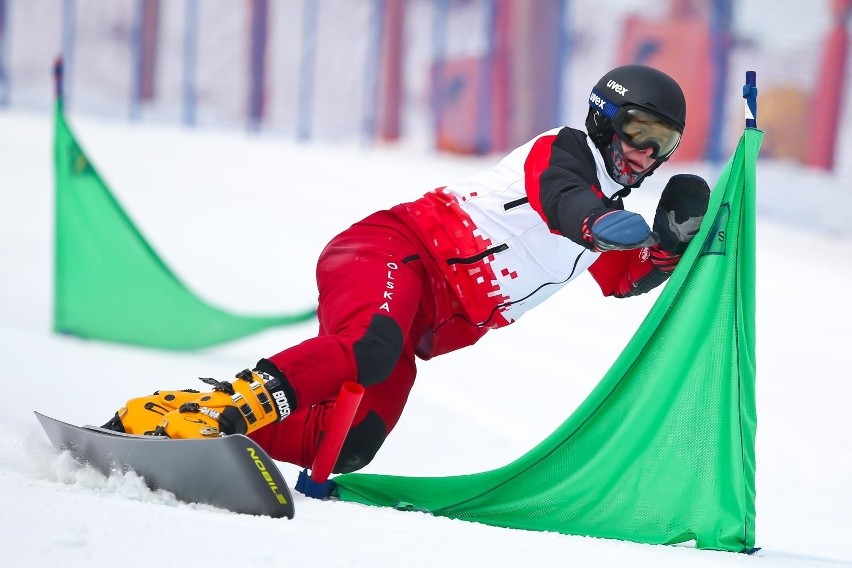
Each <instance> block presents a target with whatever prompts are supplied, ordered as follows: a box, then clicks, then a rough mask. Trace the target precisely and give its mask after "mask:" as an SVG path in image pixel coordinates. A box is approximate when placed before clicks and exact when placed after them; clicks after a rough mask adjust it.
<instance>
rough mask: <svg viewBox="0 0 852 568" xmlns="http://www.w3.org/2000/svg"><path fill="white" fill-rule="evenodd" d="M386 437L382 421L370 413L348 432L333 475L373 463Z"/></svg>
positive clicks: (349, 471)
mask: <svg viewBox="0 0 852 568" xmlns="http://www.w3.org/2000/svg"><path fill="white" fill-rule="evenodd" d="M387 435H388V433H387V427H386V426H385V423H384V421H383V420H382V419H381V418H379V415H378V414H376V413H375V412H373V411H370V412H369V413H368V414H367V416H366V418H364V420H362V421H361V422H360V423H358V424H356V425H355V426H353V427H352V429H351V430H349V434H348V435H347V436H346V441H344V442H343V448H342V449H341V450H340V456H339V457H338V458H337V463H336V464H335V465H334V470H333V473H352V472H353V471H357V470H359V469H361V468H362V467H364V466H366V465H367V464H368V463H370V462H371V461H373V458H374V457H375V456H376V453H377V452H378V451H379V448H381V447H382V444H383V443H384V441H385V438H387Z"/></svg>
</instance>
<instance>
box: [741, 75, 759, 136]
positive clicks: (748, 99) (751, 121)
mask: <svg viewBox="0 0 852 568" xmlns="http://www.w3.org/2000/svg"><path fill="white" fill-rule="evenodd" d="M743 98H744V99H745V127H746V128H757V73H756V72H755V71H746V82H745V85H744V86H743Z"/></svg>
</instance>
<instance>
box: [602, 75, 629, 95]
mask: <svg viewBox="0 0 852 568" xmlns="http://www.w3.org/2000/svg"><path fill="white" fill-rule="evenodd" d="M606 86H607V87H609V88H610V89H612V90H613V91H615V92H616V93H618V94H619V95H621V96H622V97H623V96H624V95H625V94H626V93H627V90H628V89H627V87H625V86H624V85H622V84H621V83H617V82H615V81H614V80H612V79H610V80H609V81H608V82H607V84H606Z"/></svg>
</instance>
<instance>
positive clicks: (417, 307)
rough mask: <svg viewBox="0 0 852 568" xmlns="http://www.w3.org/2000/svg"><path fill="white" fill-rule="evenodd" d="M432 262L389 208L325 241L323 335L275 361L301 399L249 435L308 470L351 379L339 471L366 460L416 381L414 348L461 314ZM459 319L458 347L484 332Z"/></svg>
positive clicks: (320, 279) (320, 272) (320, 266)
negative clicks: (350, 417)
mask: <svg viewBox="0 0 852 568" xmlns="http://www.w3.org/2000/svg"><path fill="white" fill-rule="evenodd" d="M434 262H435V261H434V260H432V259H431V258H429V257H428V256H427V255H426V253H425V252H424V250H423V247H422V246H421V245H420V243H419V242H418V241H417V239H416V238H414V237H413V236H412V234H411V233H410V232H409V231H408V230H407V229H406V227H405V225H404V223H403V222H402V221H401V220H400V219H399V218H397V217H396V216H394V215H392V214H390V213H388V212H380V213H377V214H374V215H372V216H370V217H368V218H367V219H365V220H364V221H362V222H360V223H357V224H355V225H353V226H352V227H351V228H349V229H348V230H346V231H344V232H343V233H341V234H340V235H338V236H337V237H335V238H334V239H332V241H331V242H330V243H329V244H328V246H326V248H325V250H324V251H323V252H322V254H321V255H320V258H319V260H318V263H317V285H318V287H319V308H318V313H317V315H318V318H319V334H318V336H317V337H315V338H312V339H308V340H307V341H304V342H302V343H300V344H298V345H296V346H294V347H291V348H289V349H286V350H284V351H282V352H280V353H278V354H277V355H274V356H272V357H270V358H269V359H270V361H272V362H273V363H274V364H275V365H276V366H277V367H278V368H279V369H281V371H282V372H283V373H284V375H285V376H286V378H287V380H288V381H289V382H290V384H291V386H292V387H293V389H294V391H295V394H296V404H297V408H296V410H295V411H294V412H293V413H292V414H291V415H290V416H289V417H287V418H286V419H285V420H283V421H282V422H280V423H278V424H274V425H270V426H267V427H265V428H262V429H261V430H258V431H257V432H255V433H253V434H252V437H253V438H254V439H255V440H256V441H257V442H258V443H259V444H260V445H261V446H262V447H263V448H264V449H265V450H267V451H268V452H269V454H270V455H271V456H272V457H273V458H275V459H277V460H281V461H286V462H290V463H294V464H297V465H300V466H302V467H311V464H312V462H313V459H314V456H315V454H316V450H317V447H318V445H319V442H320V441H321V437H322V433H323V431H324V430H325V427H326V424H327V420H328V416H329V411H330V409H331V407H332V405H333V400H334V398H335V397H336V396H337V394H338V392H339V391H340V387H341V385H343V383H344V382H346V381H357V382H359V383H360V384H361V385H363V386H364V387H365V394H364V398H363V400H362V403H361V406H360V407H359V409H358V413H357V415H356V416H355V421H354V423H353V427H352V429H351V430H350V433H349V436H348V437H347V439H346V442H345V444H344V446H343V451H342V452H341V456H340V458H339V459H338V462H337V465H336V467H335V472H338V473H339V472H346V471H354V470H356V469H360V468H361V467H363V466H365V465H366V464H367V463H369V461H370V460H371V459H372V458H373V456H374V455H375V453H376V452H377V451H378V449H379V447H380V446H381V445H382V443H383V442H384V440H385V437H386V436H387V435H388V433H389V432H390V431H391V430H392V429H393V427H394V426H395V425H396V423H397V421H398V420H399V417H400V414H401V413H402V409H403V407H404V406H405V403H406V401H407V399H408V394H409V392H410V391H411V387H412V386H413V385H414V377H415V375H416V373H417V369H416V367H415V352H418V354H419V355H421V356H424V357H425V358H428V357H429V356H431V354H430V353H429V351H430V350H431V349H432V346H433V344H434V341H433V338H434V333H433V332H434V330H435V328H436V321H437V320H440V319H446V318H449V319H451V320H456V319H458V318H453V317H450V316H449V315H448V314H449V312H450V311H451V310H452V307H453V306H454V305H457V302H454V301H453V300H452V298H451V297H450V295H449V292H448V290H447V286H446V284H445V282H444V280H443V277H441V276H440V271H439V270H437V269H436V267H435V265H434ZM462 323H463V326H464V327H465V328H467V329H466V330H465V331H464V332H463V333H461V334H460V335H459V334H454V335H458V337H459V338H460V339H457V340H456V342H457V343H459V346H462V345H469V344H471V343H473V342H475V341H476V340H477V339H479V337H481V336H482V335H483V334H484V333H485V332H484V330H480V329H478V328H474V327H472V326H470V325H469V324H467V323H465V322H462ZM456 325H457V323H456V322H453V325H449V326H446V329H448V330H450V329H452V328H453V327H454V326H456ZM424 345H426V346H427V347H425V348H424V347H423V346H424ZM452 348H457V346H453V347H452ZM424 349H425V351H424ZM446 350H450V349H444V351H446Z"/></svg>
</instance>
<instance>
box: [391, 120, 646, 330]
mask: <svg viewBox="0 0 852 568" xmlns="http://www.w3.org/2000/svg"><path fill="white" fill-rule="evenodd" d="M622 189H623V188H622V186H621V185H619V184H617V183H616V182H615V181H613V180H612V179H611V178H610V177H609V176H608V175H607V173H606V170H605V168H604V162H603V158H602V157H601V155H600V153H599V151H598V150H597V148H595V147H594V145H593V144H592V142H591V140H589V138H588V137H587V136H586V134H585V133H584V132H582V131H580V130H576V129H573V128H568V127H565V128H557V129H553V130H550V131H548V132H545V133H543V134H541V135H539V136H538V137H536V138H535V139H533V140H531V141H530V142H528V143H526V144H524V145H523V146H521V147H519V148H517V149H516V150H514V151H513V152H511V153H510V154H509V155H507V156H506V157H505V158H503V159H502V160H501V161H500V162H499V163H498V164H497V165H496V166H494V168H492V169H491V170H488V171H485V172H483V173H480V174H478V175H475V176H473V177H471V178H469V179H467V180H465V181H462V182H460V183H455V184H452V185H448V186H446V187H443V188H439V189H436V190H434V191H432V192H430V193H428V194H426V195H425V196H423V197H422V198H420V199H418V200H416V201H414V202H411V203H404V204H401V205H398V206H396V207H394V208H393V210H392V211H393V212H394V213H396V214H397V215H400V216H405V217H406V218H407V225H408V226H409V227H410V228H411V229H412V230H413V231H414V232H415V233H416V234H417V236H418V238H419V240H420V241H421V242H422V243H423V244H424V245H425V246H426V248H427V250H428V251H429V253H430V254H431V256H432V257H433V259H434V260H435V261H436V263H437V264H438V265H439V266H440V267H441V269H442V270H443V272H444V276H445V277H446V280H447V281H448V282H449V284H450V287H451V288H452V290H453V291H454V292H455V294H456V296H457V297H458V299H459V300H460V304H461V306H462V307H463V309H464V311H465V313H466V319H468V321H469V322H470V323H474V324H475V325H477V326H479V327H483V328H497V327H502V326H505V325H508V324H510V323H512V322H513V321H515V320H517V319H518V318H520V317H521V316H522V315H523V314H524V313H525V312H526V311H527V310H529V309H531V308H533V307H535V306H537V305H538V304H540V303H541V302H543V301H544V300H545V299H547V298H548V297H550V296H551V295H553V294H554V293H556V292H557V291H558V290H559V289H561V288H562V287H563V286H565V285H566V284H568V283H569V282H571V281H572V280H574V279H575V278H577V276H579V275H580V274H582V273H583V272H584V271H586V270H587V269H588V270H590V272H591V274H592V275H593V276H594V277H595V279H596V280H597V282H598V284H599V285H600V286H601V290H602V291H603V293H604V295H614V296H617V297H624V296H629V295H631V290H632V289H633V286H634V284H635V283H636V282H637V281H638V280H639V279H640V278H641V277H643V276H645V275H647V274H648V273H650V272H651V271H652V270H654V268H653V265H652V264H651V262H650V260H649V258H648V256H649V255H648V249H636V250H630V251H612V252H606V253H599V252H596V251H594V250H592V248H591V246H590V244H589V243H588V242H587V241H586V240H584V239H583V231H584V224H585V221H586V220H587V219H588V217H589V215H591V214H594V213H600V211H601V210H607V209H623V204H622V198H621V196H620V195H618V192H619V191H621V190H622ZM658 283H659V282H658ZM643 291H646V290H643Z"/></svg>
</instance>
